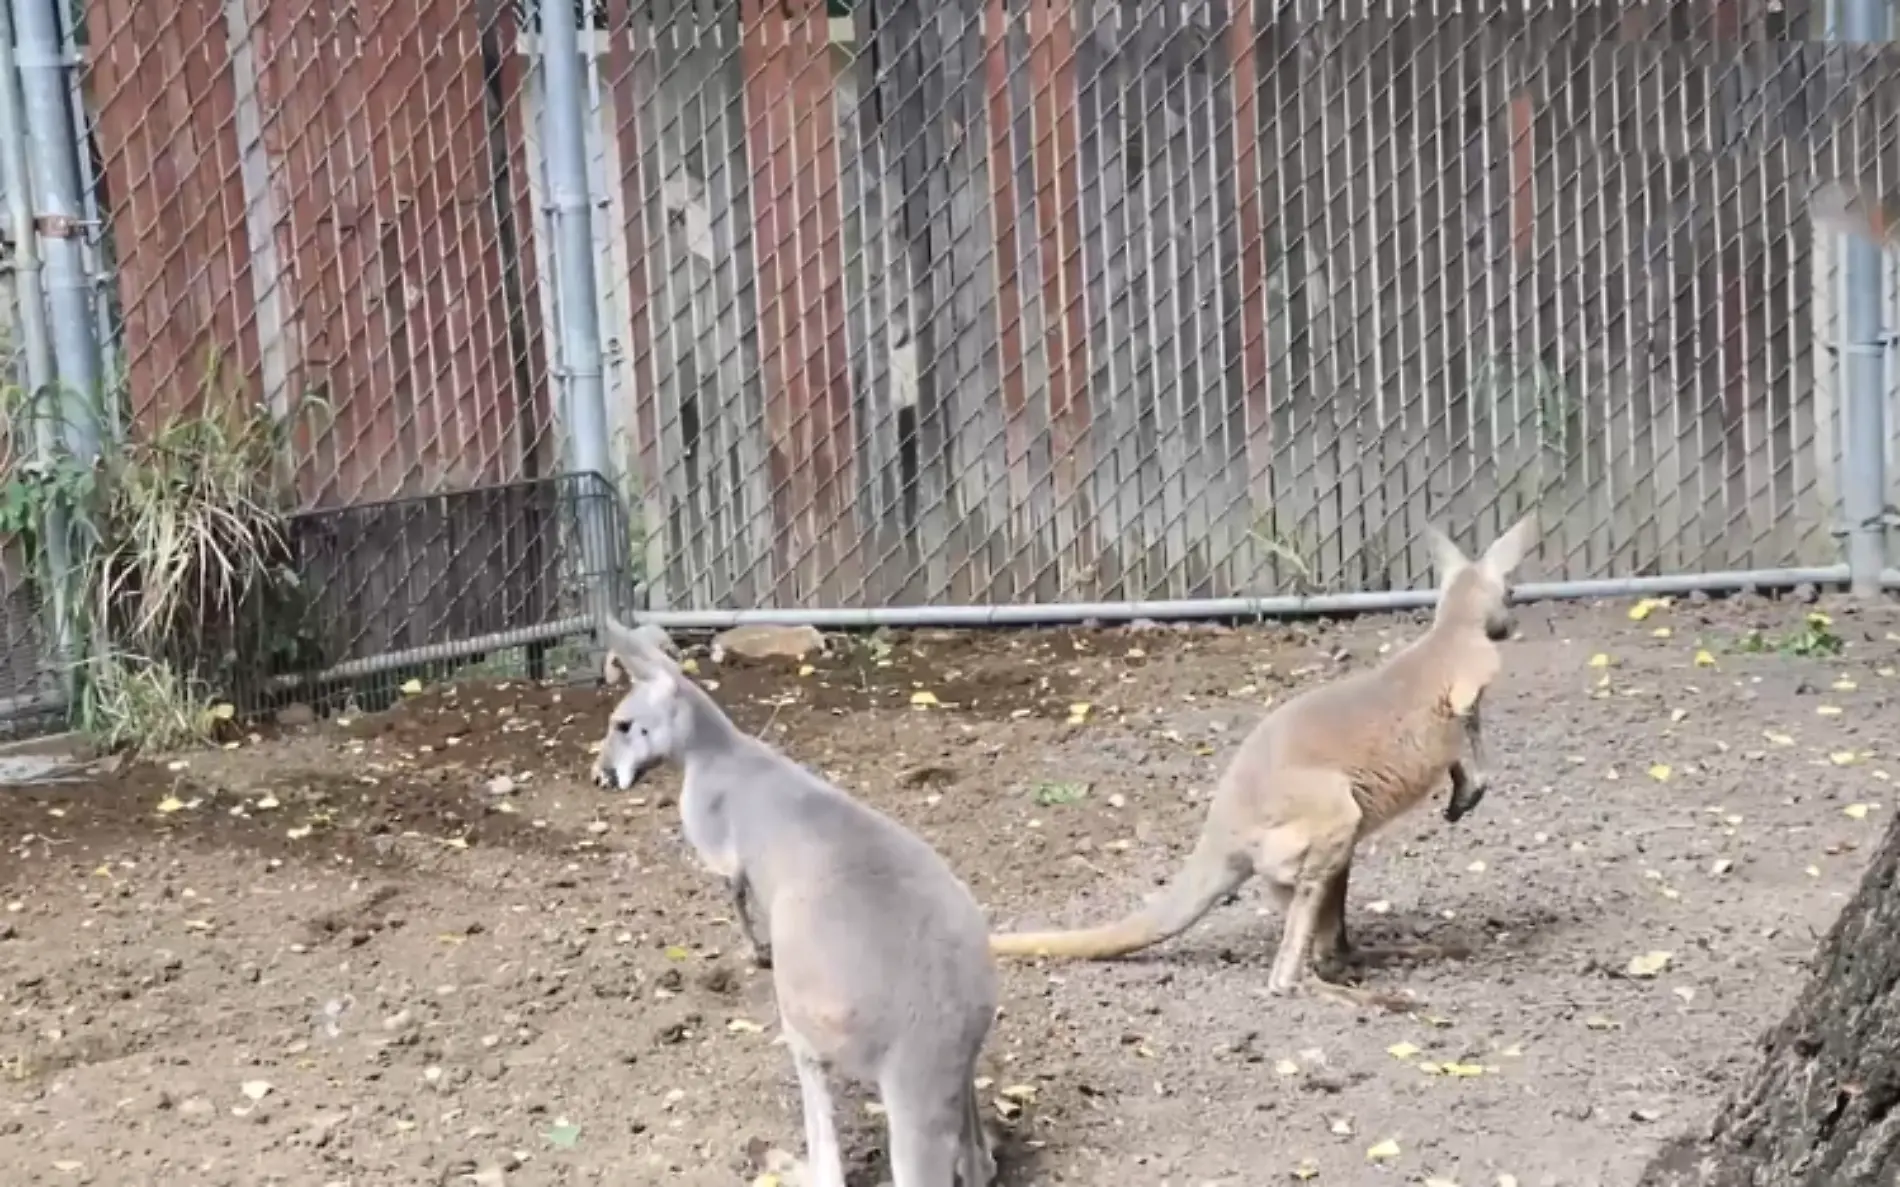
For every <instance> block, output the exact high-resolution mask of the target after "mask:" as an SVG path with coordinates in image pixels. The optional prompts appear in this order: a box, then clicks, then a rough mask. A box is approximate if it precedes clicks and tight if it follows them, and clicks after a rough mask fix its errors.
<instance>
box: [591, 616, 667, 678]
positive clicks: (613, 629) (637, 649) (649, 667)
mask: <svg viewBox="0 0 1900 1187" xmlns="http://www.w3.org/2000/svg"><path fill="white" fill-rule="evenodd" d="M605 634H606V636H607V654H608V656H609V657H617V658H618V659H619V660H620V662H621V664H622V665H623V666H624V667H625V668H626V669H627V670H628V672H629V673H630V674H632V675H634V676H644V677H648V678H652V677H658V676H678V675H679V674H680V670H679V666H678V665H677V664H675V663H674V662H673V661H672V659H671V658H669V657H668V656H667V654H666V653H667V652H668V651H670V650H671V649H672V647H673V640H672V639H670V638H668V637H667V634H666V632H665V631H664V630H662V629H661V628H660V627H657V626H654V625H653V624H652V623H642V624H641V625H640V626H638V627H629V626H627V625H625V624H624V623H622V622H620V621H618V620H617V619H612V618H609V619H608V620H607V625H606V630H605Z"/></svg>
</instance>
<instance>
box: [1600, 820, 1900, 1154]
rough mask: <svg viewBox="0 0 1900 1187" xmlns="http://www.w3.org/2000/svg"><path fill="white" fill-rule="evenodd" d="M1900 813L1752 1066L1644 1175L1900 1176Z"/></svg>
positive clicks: (1667, 1148) (1668, 1146) (1671, 1144)
mask: <svg viewBox="0 0 1900 1187" xmlns="http://www.w3.org/2000/svg"><path fill="white" fill-rule="evenodd" d="M1896 986H1900V820H1896V821H1895V823H1894V824H1893V825H1891V826H1889V827H1888V829H1887V836H1886V839H1885V840H1884V841H1883V842H1882V843H1881V847H1880V852H1879V853H1878V854H1877V855H1876V856H1875V858H1874V860H1873V864H1872V865H1871V866H1870V867H1869V868H1868V870H1867V872H1866V874H1865V875H1864V876H1863V877H1862V879H1861V883H1860V889H1859V890H1858V891H1857V892H1856V893H1855V895H1854V898H1853V900H1852V901H1851V902H1849V903H1848V904H1847V908H1846V909H1845V910H1844V911H1843V912H1842V913H1841V917H1840V919H1839V920H1838V921H1837V922H1836V923H1835V924H1834V927H1833V930H1831V931H1830V932H1829V933H1828V935H1827V938H1826V939H1824V940H1823V941H1822V942H1821V948H1820V952H1819V955H1818V957H1817V959H1816V965H1815V970H1814V974H1813V977H1812V979H1811V980H1810V981H1809V982H1808V986H1807V988H1806V989H1804V990H1803V991H1802V993H1801V997H1800V1000H1799V1001H1798V1002H1796V1004H1795V1007H1794V1009H1793V1010H1792V1011H1790V1012H1789V1014H1788V1016H1787V1017H1786V1018H1785V1019H1783V1020H1782V1022H1781V1023H1780V1024H1779V1025H1778V1026H1776V1027H1775V1028H1774V1029H1772V1030H1771V1031H1769V1032H1768V1034H1767V1035H1766V1036H1765V1037H1764V1039H1763V1041H1762V1056H1761V1059H1760V1061H1759V1063H1758V1064H1757V1065H1756V1068H1755V1071H1754V1074H1753V1076H1752V1077H1751V1078H1750V1079H1749V1081H1748V1082H1746V1083H1744V1084H1743V1085H1742V1086H1741V1087H1740V1089H1739V1090H1738V1091H1736V1092H1735V1093H1733V1094H1732V1095H1731V1096H1730V1097H1729V1099H1728V1100H1727V1101H1726V1102H1725V1103H1724V1104H1723V1106H1722V1107H1721V1109H1720V1111H1719V1112H1718V1113H1717V1114H1716V1117H1715V1120H1714V1122H1713V1123H1712V1124H1711V1125H1710V1126H1709V1128H1708V1129H1707V1130H1706V1131H1705V1132H1702V1133H1698V1134H1689V1135H1684V1136H1682V1137H1679V1138H1677V1139H1676V1140H1674V1141H1672V1142H1671V1143H1669V1144H1668V1145H1666V1146H1665V1147H1663V1149H1662V1150H1661V1151H1660V1152H1658V1154H1657V1155H1656V1157H1655V1158H1654V1159H1653V1160H1652V1161H1651V1162H1650V1164H1649V1166H1648V1167H1647V1168H1646V1169H1645V1170H1644V1172H1643V1176H1642V1178H1641V1180H1639V1182H1638V1185H1637V1187H1894V1185H1895V1184H1900V1108H1896V1107H1895V1106H1896V1105H1900V994H1896V993H1895V988H1896Z"/></svg>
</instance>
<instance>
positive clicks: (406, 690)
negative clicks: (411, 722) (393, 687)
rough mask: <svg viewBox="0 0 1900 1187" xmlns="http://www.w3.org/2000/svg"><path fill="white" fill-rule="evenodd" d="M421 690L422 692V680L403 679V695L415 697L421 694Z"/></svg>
mask: <svg viewBox="0 0 1900 1187" xmlns="http://www.w3.org/2000/svg"><path fill="white" fill-rule="evenodd" d="M421 692H422V681H420V680H405V681H403V684H402V695H404V696H406V697H413V696H416V695H418V694H420V693H421Z"/></svg>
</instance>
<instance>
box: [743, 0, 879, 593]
mask: <svg viewBox="0 0 1900 1187" xmlns="http://www.w3.org/2000/svg"><path fill="white" fill-rule="evenodd" d="M740 21H741V26H742V29H741V34H740V57H741V61H742V62H743V63H744V72H745V82H746V123H747V134H746V139H747V144H748V146H749V149H750V151H751V153H752V159H753V211H754V220H755V223H756V227H757V232H756V233H757V238H756V240H755V245H756V246H755V251H756V253H757V263H758V283H757V290H756V291H757V301H758V309H759V311H760V323H759V339H760V360H761V364H762V370H763V371H764V375H765V383H766V398H765V408H766V412H765V421H766V433H767V437H768V439H769V449H770V454H769V456H770V459H771V461H770V467H771V484H772V501H773V507H774V519H775V522H776V524H777V527H778V530H779V536H778V549H777V572H776V574H775V576H776V578H777V580H776V587H777V591H778V596H779V597H780V598H781V599H783V600H784V604H787V605H796V604H799V603H800V602H804V601H815V602H817V603H818V604H825V603H827V602H829V601H835V600H836V599H837V598H838V597H841V596H849V594H848V593H847V592H846V591H853V590H856V589H857V588H858V586H859V584H860V572H859V570H860V568H861V563H860V557H859V548H858V529H857V515H856V508H855V505H854V504H855V494H856V479H855V477H854V476H853V471H852V467H853V464H854V456H853V455H854V448H855V434H854V430H853V415H852V409H851V379H850V371H849V364H848V357H847V354H846V349H845V318H844V260H843V250H844V227H843V221H844V220H843V212H842V209H841V207H840V205H839V203H840V201H841V195H840V180H839V171H838V156H837V135H838V122H837V110H836V103H835V100H834V96H833V94H832V78H831V64H830V49H831V46H830V25H829V20H828V18H827V17H826V14H825V6H824V4H823V3H822V0H790V2H786V3H781V2H780V0H743V2H742V4H741V7H740Z"/></svg>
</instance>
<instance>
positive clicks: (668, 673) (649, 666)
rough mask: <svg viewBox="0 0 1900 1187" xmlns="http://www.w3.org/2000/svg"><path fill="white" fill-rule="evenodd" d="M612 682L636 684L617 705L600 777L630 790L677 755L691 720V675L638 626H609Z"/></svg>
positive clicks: (597, 769)
mask: <svg viewBox="0 0 1900 1187" xmlns="http://www.w3.org/2000/svg"><path fill="white" fill-rule="evenodd" d="M604 674H605V675H606V678H607V683H608V684H609V685H613V684H618V683H620V682H621V681H622V680H627V681H629V682H630V683H631V685H632V687H630V688H629V689H628V690H627V694H626V695H625V696H623V697H621V698H620V701H619V703H618V704H616V705H615V706H614V711H613V715H612V716H611V717H609V718H608V720H607V736H606V737H605V738H603V739H601V743H600V757H599V758H597V759H595V760H594V782H595V783H596V784H598V785H599V786H601V787H618V788H619V789H620V790H622V791H625V790H627V789H628V788H629V787H632V786H633V785H634V783H635V782H636V781H638V779H639V778H640V776H642V775H644V774H646V773H647V772H648V771H650V770H652V769H653V768H654V767H656V766H658V765H659V764H660V763H662V762H665V761H667V760H669V759H676V758H678V757H679V756H680V753H681V751H682V749H683V747H684V746H685V743H686V736H687V732H688V729H689V728H690V725H691V708H690V706H689V705H688V704H687V701H686V697H687V692H686V688H685V681H686V674H685V673H684V672H681V671H680V669H679V668H678V667H677V666H676V665H675V664H674V663H673V661H672V660H670V659H668V658H667V657H666V655H665V653H663V652H662V651H660V650H659V649H658V648H657V647H654V646H653V645H652V644H651V643H649V642H648V641H647V640H646V639H643V638H641V637H640V635H639V634H637V633H636V632H634V631H630V630H627V629H626V628H625V627H621V626H618V625H615V624H610V625H609V626H608V627H607V659H606V663H605V673H604Z"/></svg>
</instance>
